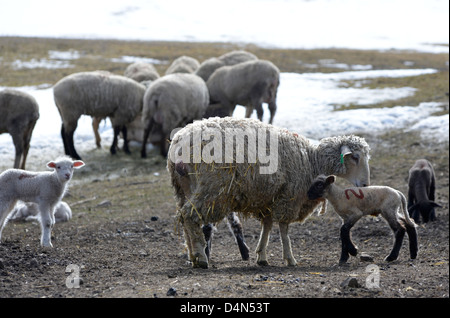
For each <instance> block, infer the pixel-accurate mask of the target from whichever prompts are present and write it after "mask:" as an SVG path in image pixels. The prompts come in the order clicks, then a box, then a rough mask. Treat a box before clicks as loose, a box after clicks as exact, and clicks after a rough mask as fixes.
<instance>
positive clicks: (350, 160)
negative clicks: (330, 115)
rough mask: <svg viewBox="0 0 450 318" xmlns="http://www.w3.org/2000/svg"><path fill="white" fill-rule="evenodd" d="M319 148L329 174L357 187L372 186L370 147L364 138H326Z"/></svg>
mask: <svg viewBox="0 0 450 318" xmlns="http://www.w3.org/2000/svg"><path fill="white" fill-rule="evenodd" d="M318 148H319V151H320V152H321V154H322V155H323V156H324V160H325V161H326V162H327V165H328V169H327V170H329V173H332V174H335V175H337V176H338V177H341V178H344V179H347V180H348V181H350V182H351V183H352V184H353V185H355V186H357V187H365V186H368V185H370V171H369V159H370V155H369V150H370V147H369V145H368V144H367V143H366V141H365V140H364V139H363V138H361V137H358V136H353V135H350V136H338V137H330V138H324V139H322V140H321V141H320V144H319V146H318Z"/></svg>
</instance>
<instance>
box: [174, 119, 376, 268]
mask: <svg viewBox="0 0 450 318" xmlns="http://www.w3.org/2000/svg"><path fill="white" fill-rule="evenodd" d="M234 138H236V142H234ZM256 140H257V142H256ZM208 141H209V142H208ZM256 146H258V147H256ZM245 149H247V153H246V152H245ZM369 150H370V148H369V145H368V144H367V143H366V142H365V140H364V139H363V138H360V137H357V136H353V135H351V136H339V137H330V138H325V139H322V140H321V141H320V143H319V144H318V145H313V144H312V143H311V142H310V141H309V140H307V139H306V138H305V137H302V136H299V135H298V134H294V133H291V132H289V131H287V130H286V129H282V128H278V127H275V126H272V125H270V124H265V123H262V122H261V121H259V120H256V119H244V118H240V119H239V118H233V117H226V118H218V117H215V118H209V119H204V120H201V121H195V122H194V123H192V124H189V125H187V126H186V127H184V128H183V129H181V130H179V131H178V132H177V133H176V134H175V135H174V137H173V139H172V142H171V145H170V148H169V156H168V161H167V169H168V171H169V174H170V176H171V183H172V187H173V189H174V193H175V200H176V204H177V219H178V221H179V223H180V224H181V225H182V227H183V231H184V235H185V239H186V243H187V247H188V250H189V256H190V260H191V261H192V263H193V266H194V267H202V268H207V267H208V259H207V256H206V254H205V246H206V241H205V238H204V235H203V233H202V230H201V225H202V224H210V223H215V222H218V221H220V220H222V219H223V218H224V217H226V216H228V215H229V213H230V212H233V211H234V212H238V213H241V214H242V215H244V216H254V217H257V218H259V219H260V220H261V223H262V231H261V236H260V240H259V242H258V246H257V249H256V253H257V263H258V264H259V265H267V264H268V262H267V254H266V250H267V242H268V239H269V234H270V230H271V228H272V224H273V221H275V222H278V223H279V227H280V233H281V240H282V246H283V258H284V259H285V260H286V261H287V263H288V265H295V264H296V260H295V258H294V257H293V255H292V250H291V246H290V240H289V236H288V228H289V224H290V223H293V222H303V221H304V220H305V219H306V218H307V217H308V216H309V215H310V214H311V213H312V212H313V211H314V209H315V208H316V207H317V205H318V203H317V202H315V201H311V200H308V198H307V193H306V192H307V191H308V188H309V186H310V184H311V182H312V180H313V179H314V178H315V176H317V175H318V174H321V173H326V174H336V175H338V176H340V177H343V178H345V179H347V180H349V181H350V182H352V183H353V184H354V185H356V186H366V185H368V184H369V182H370V172H369V163H368V161H369ZM268 151H269V152H270V153H269V154H268ZM223 154H224V155H223Z"/></svg>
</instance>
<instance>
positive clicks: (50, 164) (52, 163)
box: [47, 161, 56, 169]
mask: <svg viewBox="0 0 450 318" xmlns="http://www.w3.org/2000/svg"><path fill="white" fill-rule="evenodd" d="M47 168H50V169H55V168H56V163H54V162H53V161H50V162H48V163H47Z"/></svg>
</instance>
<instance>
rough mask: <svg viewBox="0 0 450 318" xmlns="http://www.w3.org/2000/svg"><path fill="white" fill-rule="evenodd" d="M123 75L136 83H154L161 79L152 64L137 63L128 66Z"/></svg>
mask: <svg viewBox="0 0 450 318" xmlns="http://www.w3.org/2000/svg"><path fill="white" fill-rule="evenodd" d="M123 75H124V76H125V77H128V78H131V79H134V80H135V81H136V82H144V81H148V80H150V81H154V80H156V79H158V78H159V77H160V75H159V73H158V71H157V70H156V68H155V67H154V66H153V65H152V64H149V63H145V62H136V63H132V64H130V65H128V66H127V68H126V69H125V72H124V73H123Z"/></svg>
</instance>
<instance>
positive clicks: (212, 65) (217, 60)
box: [195, 51, 258, 82]
mask: <svg viewBox="0 0 450 318" xmlns="http://www.w3.org/2000/svg"><path fill="white" fill-rule="evenodd" d="M257 59H258V57H257V56H256V55H254V54H252V53H250V52H247V51H231V52H228V53H225V54H223V55H221V56H219V57H212V58H209V59H207V60H205V61H203V62H202V63H201V64H200V66H199V68H198V69H197V70H196V71H195V74H196V75H198V76H200V77H201V78H203V80H204V81H205V82H206V81H208V78H209V77H210V76H211V74H212V73H214V71H215V70H217V69H218V68H219V67H222V66H230V65H236V64H239V63H243V62H247V61H251V60H257Z"/></svg>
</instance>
